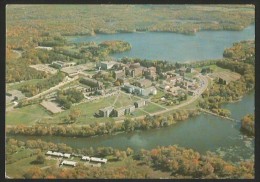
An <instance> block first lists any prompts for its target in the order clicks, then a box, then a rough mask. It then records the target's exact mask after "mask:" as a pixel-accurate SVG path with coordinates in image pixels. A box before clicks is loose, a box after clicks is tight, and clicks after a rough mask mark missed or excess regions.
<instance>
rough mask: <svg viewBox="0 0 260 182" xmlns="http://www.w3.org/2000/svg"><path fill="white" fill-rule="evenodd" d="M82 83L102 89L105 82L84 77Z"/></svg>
mask: <svg viewBox="0 0 260 182" xmlns="http://www.w3.org/2000/svg"><path fill="white" fill-rule="evenodd" d="M80 83H82V84H85V85H87V86H89V87H91V88H96V89H102V88H103V83H102V82H99V81H97V80H95V79H92V78H88V77H83V78H81V79H80Z"/></svg>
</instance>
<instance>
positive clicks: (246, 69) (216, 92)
mask: <svg viewBox="0 0 260 182" xmlns="http://www.w3.org/2000/svg"><path fill="white" fill-rule="evenodd" d="M245 44H250V45H251V46H252V47H254V42H251V41H242V42H239V43H235V44H234V46H233V47H231V48H228V49H226V50H225V51H226V52H227V51H229V50H235V49H236V47H243V48H244V49H243V52H250V55H251V54H252V55H254V54H255V50H254V49H253V50H252V49H251V46H244V45H245ZM239 52H240V51H234V52H233V54H232V55H230V59H223V60H219V61H217V62H216V66H218V67H221V68H224V69H229V70H230V71H232V72H236V73H239V74H240V75H241V77H240V79H238V80H236V81H231V82H230V83H228V84H223V83H221V82H220V81H219V80H215V83H214V84H212V85H211V87H210V88H209V89H207V90H206V91H205V92H204V93H203V94H202V97H203V100H202V101H201V102H200V103H199V105H200V107H202V108H204V109H209V110H211V111H212V112H214V113H217V114H219V115H221V116H229V115H230V112H229V111H228V110H226V109H222V108H221V104H223V103H226V102H233V101H237V100H239V99H240V98H241V97H243V95H244V94H245V93H247V92H249V91H250V90H253V89H254V88H255V68H254V65H253V64H252V63H254V62H255V57H254V56H250V58H247V57H245V56H246V54H244V57H241V58H240V60H241V59H243V60H244V61H242V62H241V61H235V60H236V59H235V58H237V57H238V56H237V54H239ZM248 59H250V60H251V61H247V60H248Z"/></svg>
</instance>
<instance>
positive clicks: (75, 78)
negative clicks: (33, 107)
mask: <svg viewBox="0 0 260 182" xmlns="http://www.w3.org/2000/svg"><path fill="white" fill-rule="evenodd" d="M78 78H79V77H78V76H76V77H74V78H72V79H70V80H68V81H65V82H64V81H63V82H60V83H59V84H58V85H56V86H54V87H51V88H50V89H48V90H45V91H43V92H41V93H39V94H37V95H35V96H32V97H29V98H28V99H27V100H28V101H29V100H33V99H36V98H39V97H41V96H43V95H46V94H48V93H50V92H53V91H54V90H57V89H58V88H60V87H62V86H64V85H66V84H68V83H70V82H73V81H75V80H77V79H78Z"/></svg>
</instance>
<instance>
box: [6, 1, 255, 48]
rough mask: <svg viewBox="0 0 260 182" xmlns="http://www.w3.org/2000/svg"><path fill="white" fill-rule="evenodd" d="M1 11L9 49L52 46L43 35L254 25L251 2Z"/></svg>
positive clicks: (193, 30) (11, 7)
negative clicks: (39, 45)
mask: <svg viewBox="0 0 260 182" xmlns="http://www.w3.org/2000/svg"><path fill="white" fill-rule="evenodd" d="M209 11H210V12H211V13H208V12H209ZM6 12H7V44H8V45H10V47H11V48H12V49H13V48H18V47H23V48H26V47H30V46H32V45H35V46H36V45H38V42H41V45H55V44H53V42H52V41H50V40H44V41H39V40H40V39H41V37H42V36H46V35H55V36H57V35H62V36H68V35H94V34H95V33H116V32H135V31H165V32H176V33H185V34H194V33H196V32H197V31H200V30H242V29H243V28H245V27H247V26H248V25H250V24H252V23H254V6H253V5H232V6H229V5H215V6H207V5H200V6H194V5H160V6H149V5H86V6H82V5H70V6H64V5H51V6H50V5H49V6H48V5H44V6H43V5H31V6H20V5H9V6H8V7H7V10H6ZM129 15H131V16H129ZM64 17H66V18H64ZM75 17H77V18H75Z"/></svg>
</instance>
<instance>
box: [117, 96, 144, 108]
mask: <svg viewBox="0 0 260 182" xmlns="http://www.w3.org/2000/svg"><path fill="white" fill-rule="evenodd" d="M137 100H140V99H139V98H137V97H133V96H132V95H129V96H128V95H126V94H123V93H120V95H119V96H118V98H117V101H116V103H115V107H116V108H119V107H123V106H128V105H134V102H135V101H137Z"/></svg>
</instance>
